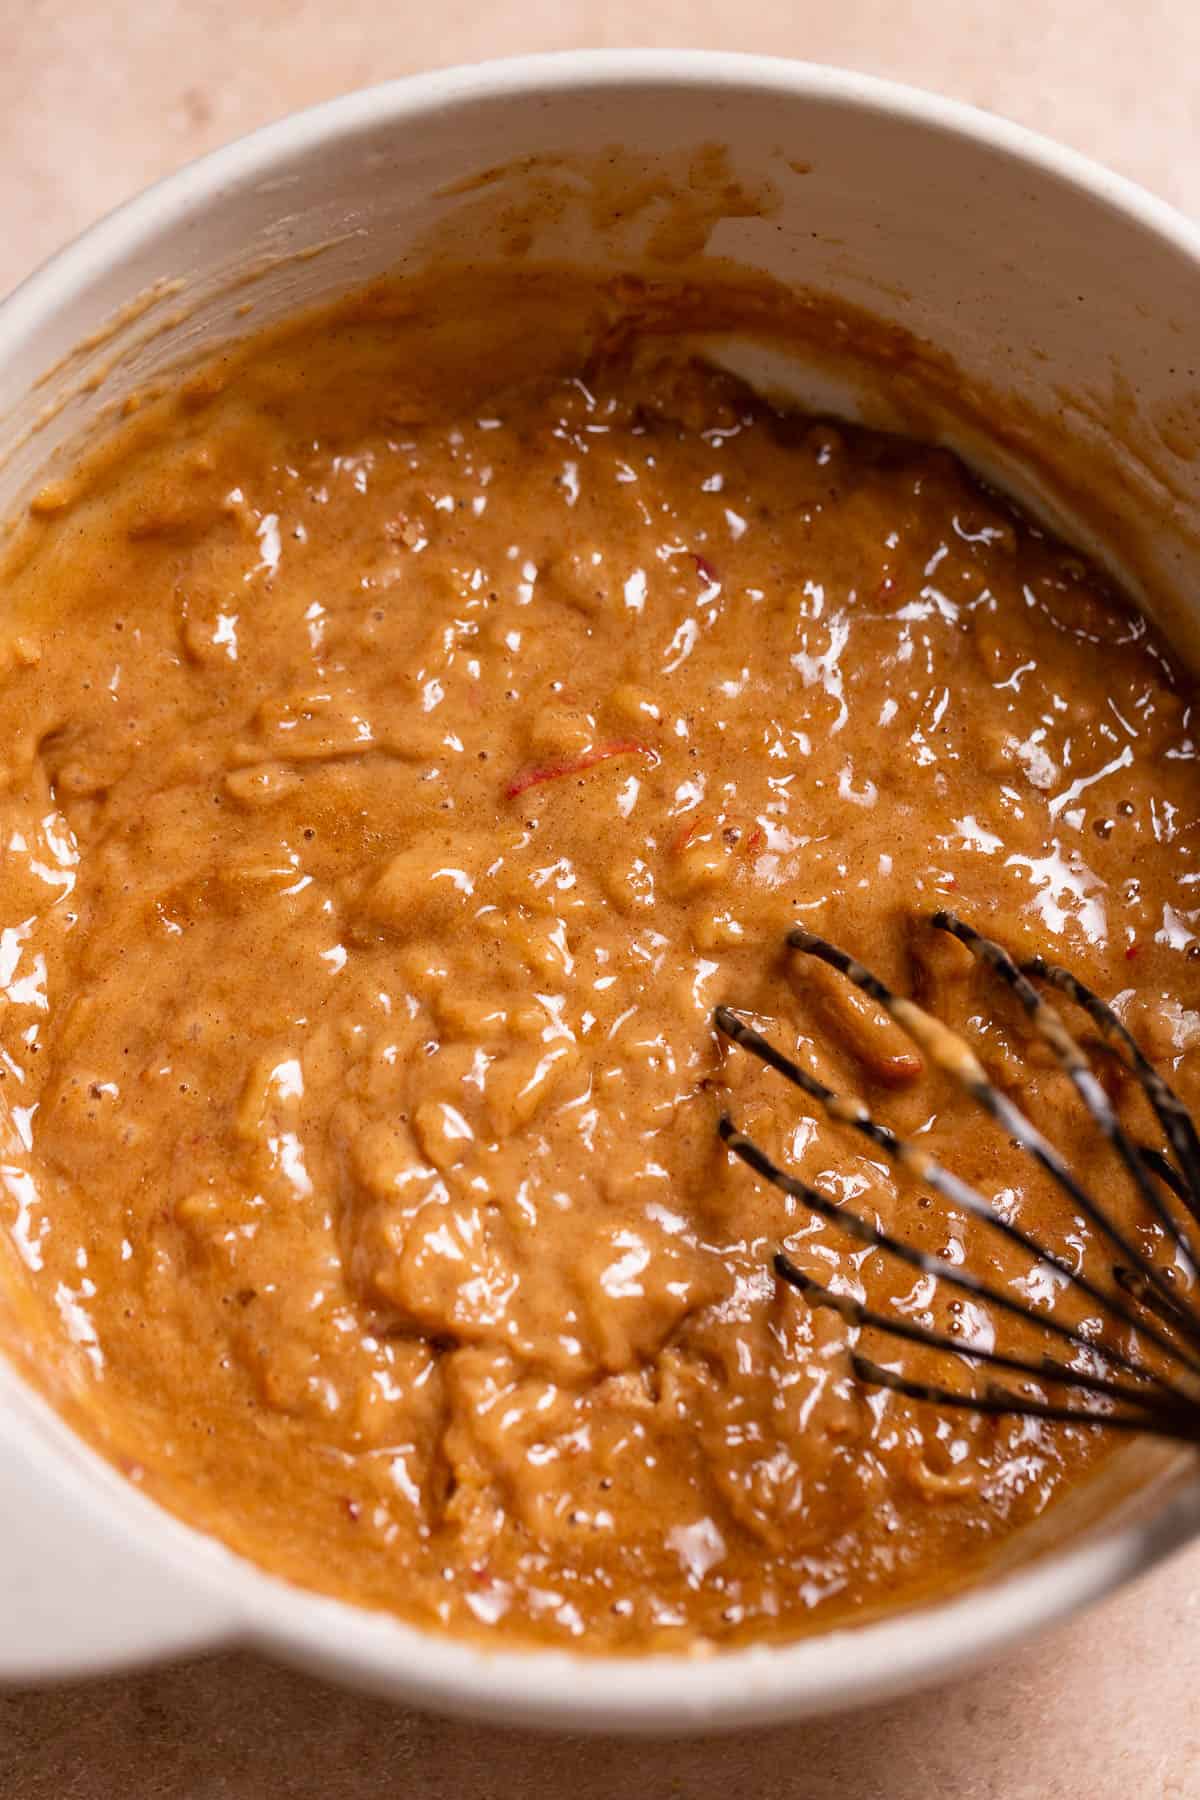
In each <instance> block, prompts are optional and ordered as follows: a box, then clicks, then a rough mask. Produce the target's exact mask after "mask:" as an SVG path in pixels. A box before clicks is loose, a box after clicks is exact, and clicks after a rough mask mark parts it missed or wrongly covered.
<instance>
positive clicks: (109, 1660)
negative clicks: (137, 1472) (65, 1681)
mask: <svg viewBox="0 0 1200 1800" xmlns="http://www.w3.org/2000/svg"><path fill="white" fill-rule="evenodd" d="M16 1424H17V1421H16V1420H15V1419H14V1417H13V1415H12V1414H9V1415H8V1416H7V1417H5V1416H3V1414H2V1413H0V1621H3V1629H2V1630H0V1684H19V1685H29V1684H32V1683H37V1682H42V1681H49V1680H56V1679H62V1678H64V1677H69V1676H79V1675H88V1674H103V1673H107V1672H109V1671H112V1670H115V1669H119V1668H123V1667H126V1666H128V1665H130V1664H134V1663H144V1662H150V1661H153V1660H155V1659H157V1658H160V1657H169V1656H181V1655H185V1654H188V1653H190V1652H194V1651H199V1650H202V1649H207V1648H211V1647H213V1646H215V1645H217V1644H219V1643H222V1642H231V1641H232V1640H233V1639H234V1638H235V1637H236V1636H237V1635H238V1623H239V1621H238V1619H237V1616H236V1613H235V1611H234V1609H233V1607H232V1605H231V1604H230V1602H229V1601H228V1600H226V1599H225V1598H224V1597H223V1596H222V1594H221V1592H220V1590H219V1588H218V1587H217V1585H216V1584H215V1583H214V1584H213V1585H212V1586H209V1585H208V1584H207V1583H205V1582H203V1581H202V1580H201V1579H200V1578H199V1577H197V1576H193V1575H191V1574H190V1573H188V1572H186V1571H181V1570H180V1568H179V1562H180V1561H182V1560H183V1559H182V1558H180V1559H178V1561H177V1560H176V1559H174V1558H171V1559H170V1560H168V1556H167V1554H166V1553H165V1552H164V1550H163V1549H161V1548H159V1547H158V1545H157V1543H156V1542H155V1541H154V1540H157V1539H158V1537H159V1536H160V1533H161V1527H160V1528H159V1531H156V1532H153V1533H148V1534H147V1537H148V1538H149V1539H150V1541H145V1540H143V1539H141V1538H140V1537H139V1536H138V1535H137V1533H136V1532H135V1530H134V1528H133V1526H132V1524H131V1523H130V1522H128V1520H127V1519H126V1518H124V1517H121V1516H120V1513H118V1511H117V1509H116V1508H114V1507H112V1506H111V1505H109V1506H106V1505H105V1504H104V1498H105V1496H104V1494H103V1486H104V1485H105V1481H104V1478H105V1477H107V1478H108V1479H109V1480H112V1479H115V1478H113V1477H111V1476H110V1475H109V1472H108V1471H107V1470H106V1469H100V1470H98V1471H97V1474H98V1475H99V1476H100V1478H101V1479H100V1481H99V1482H97V1480H96V1477H95V1476H92V1475H91V1474H90V1472H89V1471H87V1470H86V1469H85V1468H84V1467H83V1466H82V1464H81V1462H80V1461H79V1460H77V1457H76V1456H74V1455H71V1454H69V1453H68V1452H66V1451H64V1450H59V1449H58V1448H57V1447H52V1446H51V1445H50V1444H49V1443H47V1442H46V1441H45V1440H44V1439H43V1440H41V1441H39V1439H38V1438H37V1437H29V1436H27V1435H26V1433H25V1432H24V1431H21V1430H17V1431H14V1430H13V1429H12V1428H13V1426H14V1425H16ZM123 1510H124V1509H122V1511H123ZM174 1529H178V1528H177V1527H174Z"/></svg>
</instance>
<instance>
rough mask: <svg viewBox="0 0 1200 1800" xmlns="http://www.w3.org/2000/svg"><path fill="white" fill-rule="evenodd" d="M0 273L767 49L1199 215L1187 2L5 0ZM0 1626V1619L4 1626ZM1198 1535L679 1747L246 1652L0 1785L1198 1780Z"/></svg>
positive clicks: (754, 1790)
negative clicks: (380, 145)
mask: <svg viewBox="0 0 1200 1800" xmlns="http://www.w3.org/2000/svg"><path fill="white" fill-rule="evenodd" d="M3 11H4V16H3V19H2V21H0V51H2V54H0V198H2V202H3V207H2V216H3V218H4V221H5V230H4V233H3V234H2V236H0V288H4V287H7V286H8V285H10V284H11V283H13V282H15V281H17V280H18V279H19V278H20V277H21V276H22V275H23V274H24V273H25V272H26V271H27V270H28V269H30V268H31V267H32V266H33V265H34V264H35V263H36V262H37V261H39V260H40V259H41V258H42V257H43V256H45V255H47V254H48V253H49V252H50V251H52V250H53V249H54V248H56V246H58V245H59V244H60V243H62V242H63V241H65V240H66V239H67V238H68V237H70V236H71V235H73V234H74V233H75V232H76V231H78V230H79V229H80V228H81V227H83V226H84V225H86V224H87V223H88V222H89V221H90V220H91V219H93V218H94V217H96V216H97V215H98V214H99V213H101V212H103V211H104V210H106V209H107V208H108V207H110V206H113V205H115V204H116V203H117V202H118V201H120V200H121V199H123V198H124V197H125V196H127V195H129V194H131V193H133V192H134V191H135V190H136V189H138V188H140V187H142V186H144V185H145V184H146V183H147V182H149V181H151V180H153V179H154V178H155V177H157V176H159V175H162V174H165V173H166V172H167V171H169V170H170V169H173V168H175V167H177V166H178V165H179V164H180V163H181V162H184V161H185V160H187V159H188V158H189V157H192V156H195V155H197V154H199V153H200V152H201V151H204V150H207V149H210V148H211V147H212V146H214V145H216V144H219V143H222V142H224V141H226V140H227V139H229V138H231V137H234V136H236V135H237V134H238V133H239V132H242V131H245V130H247V129H249V128H250V127H252V126H254V125H257V124H260V123H262V122H264V121H265V120H267V119H270V118H274V117H276V116H278V115H279V114H280V113H283V112H287V111H289V110H291V109H293V108H295V107H299V106H305V105H308V104H310V103H311V102H313V101H316V100H321V99H324V98H327V97H328V96H330V95H333V94H336V93H339V92H341V91H343V90H344V89H347V88H351V87H358V86H362V85H365V84H367V83H370V82H374V81H380V80H383V79H386V78H387V77H389V76H393V75H399V74H404V73H406V72H408V71H410V70H414V69H418V68H422V67H427V66H431V65H434V64H439V63H450V62H459V61H469V60H473V59H476V58H480V57H484V56H494V55H499V54H502V53H506V52H507V53H512V52H518V51H527V50H544V49H565V48H570V47H574V46H578V45H583V44H591V45H603V46H610V47H611V46H618V45H630V44H636V45H673V44H687V45H691V46H706V47H712V48H727V49H740V50H753V51H763V52H769V53H774V54H785V55H795V56H803V57H807V58H810V59H812V60H814V61H819V62H833V63H842V64H846V65H849V66H851V67H855V68H860V69H865V70H870V71H873V72H877V73H882V74H887V75H892V76H895V77H897V78H899V79H901V80H905V81H911V82H915V83H917V84H919V85H922V86H926V87H933V88H939V89H941V90H943V91H944V92H947V93H950V94H953V95H955V96H957V97H958V98H961V99H964V100H970V101H974V102H975V103H976V104H978V105H982V106H988V107H992V108H994V109H995V110H996V111H998V112H1002V113H1005V114H1007V115H1008V116H1009V117H1011V118H1014V119H1018V120H1021V121H1022V122H1024V123H1026V124H1029V125H1033V126H1036V127H1039V128H1040V129H1042V130H1044V131H1047V132H1049V133H1050V134H1052V135H1053V136H1056V137H1058V138H1061V139H1062V140H1063V141H1065V142H1067V143H1070V144H1073V145H1074V146H1076V147H1077V148H1079V149H1081V150H1084V151H1087V152H1089V153H1090V154H1092V155H1094V156H1096V157H1099V158H1100V159H1102V160H1103V161H1105V162H1107V163H1109V164H1110V165H1111V166H1112V167H1114V168H1116V169H1119V170H1120V171H1121V172H1122V173H1124V174H1127V175H1131V176H1133V177H1134V178H1135V179H1136V180H1139V181H1141V182H1143V183H1144V184H1145V185H1146V186H1148V187H1150V188H1152V189H1154V190H1155V191H1156V192H1158V193H1159V194H1162V195H1164V196H1165V197H1166V198H1168V199H1170V200H1172V201H1174V202H1175V204H1176V205H1178V206H1181V207H1183V208H1184V209H1186V210H1188V211H1190V212H1191V213H1193V214H1194V215H1198V216H1200V88H1198V87H1197V82H1196V70H1197V68H1198V67H1200V6H1197V5H1196V3H1195V0H1102V4H1101V5H1099V6H1097V5H1096V4H1095V0H1054V3H1053V4H1047V3H1046V0H1011V3H1010V4H1009V5H1007V6H1005V7H999V6H997V5H996V4H995V0H924V3H923V4H921V5H915V4H913V0H837V3H836V4H834V5H828V4H824V5H816V4H815V3H814V0H742V3H741V4H738V5H734V4H730V0H724V4H720V5H718V4H716V0H604V4H603V5H601V4H599V3H598V0H491V3H490V4H486V3H485V4H480V3H479V0H471V3H470V4H468V0H441V3H440V4H439V5H437V6H435V7H431V8H424V7H421V8H418V7H416V6H414V5H412V3H411V0H393V3H392V4H391V5H389V6H386V7H385V6H382V5H379V4H378V3H377V0H338V3H337V4H336V5H335V6H332V7H331V6H329V5H327V4H319V3H318V0H241V3H240V4H234V0H157V4H155V5H153V6H151V5H150V4H149V3H148V0H110V4H109V5H107V6H101V5H98V4H96V0H23V3H22V0H8V5H7V6H6V7H5V8H4V9H3ZM0 1630H3V1621H2V1620H0ZM1198 1694H1200V1548H1198V1549H1196V1550H1194V1551H1193V1552H1191V1553H1190V1554H1188V1555H1185V1556H1182V1557H1180V1558H1178V1559H1176V1560H1175V1561H1174V1562H1172V1563H1171V1564H1169V1565H1168V1566H1167V1567H1166V1568H1165V1569H1163V1570H1160V1571H1159V1572H1158V1573H1157V1574H1156V1575H1154V1576H1153V1577H1151V1578H1150V1579H1148V1580H1146V1581H1144V1582H1142V1583H1141V1584H1140V1585H1139V1586H1137V1587H1135V1588H1133V1589H1132V1590H1130V1591H1127V1592H1126V1593H1124V1594H1122V1595H1120V1596H1119V1597H1118V1598H1117V1599H1115V1600H1114V1601H1112V1602H1110V1603H1109V1604H1108V1605H1107V1606H1105V1607H1102V1608H1100V1609H1098V1610H1097V1611H1095V1612H1093V1613H1091V1614H1090V1615H1088V1616H1087V1617H1086V1618H1084V1619H1083V1620H1081V1621H1078V1622H1076V1623H1074V1624H1072V1625H1070V1626H1068V1627H1066V1628H1065V1629H1061V1630H1059V1631H1057V1632H1055V1633H1053V1634H1051V1635H1050V1636H1048V1637H1046V1638H1044V1639H1043V1640H1041V1642H1040V1643H1038V1644H1037V1645H1036V1646H1035V1647H1034V1648H1033V1649H1030V1650H1026V1651H1024V1652H1022V1653H1020V1654H1019V1655H1017V1656H1012V1657H1009V1658H1007V1659H1006V1660H1004V1661H1002V1662H1000V1663H998V1664H996V1665H995V1666H993V1667H992V1668H991V1669H989V1670H988V1671H986V1672H984V1673H983V1674H979V1675H975V1676H973V1677H971V1678H970V1679H968V1680H965V1681H963V1682H960V1683H959V1684H957V1685H955V1686H953V1687H950V1688H945V1689H942V1690H940V1691H938V1692H936V1693H934V1694H931V1695H928V1696H925V1697H923V1698H920V1699H917V1700H912V1701H907V1702H905V1703H903V1704H901V1705H897V1706H891V1707H886V1708H883V1709H876V1710H872V1711H869V1712H863V1713H860V1714H856V1715H854V1716H852V1717H851V1718H848V1719H843V1720H834V1721H831V1722H827V1723H825V1722H823V1723H819V1724H815V1725H807V1726H797V1727H795V1728H793V1729H790V1730H783V1731H771V1732H756V1733H750V1734H741V1735H735V1736H730V1737H725V1738H720V1739H715V1740H712V1741H709V1742H702V1743H693V1744H687V1743H675V1742H671V1743H665V1742H664V1743H653V1744H651V1743H632V1744H622V1743H618V1742H616V1741H612V1740H599V1741H583V1740H577V1739H565V1738H559V1739H540V1738H536V1737H533V1736H530V1735H526V1734H523V1733H521V1734H518V1733H502V1732H498V1731H496V1730H493V1729H487V1730H484V1729H476V1728H472V1727H469V1726H462V1725H455V1724H450V1723H446V1722H443V1721H440V1720H436V1719H431V1718H428V1717H425V1716H422V1715H420V1714H416V1713H411V1712H405V1711H401V1710H398V1709H396V1708H393V1707H390V1706H387V1705H384V1704H382V1703H380V1702H378V1701H372V1700H366V1699H362V1698H360V1697H358V1696H356V1695H353V1694H348V1693H342V1692H340V1691H338V1690H337V1689H334V1688H329V1687H325V1686H323V1685H322V1684H320V1683H318V1682H315V1681H312V1680H309V1679H308V1678H306V1677H301V1676H298V1675H293V1674H290V1673H288V1672H286V1671H284V1670H281V1669H277V1668H272V1667H270V1666H269V1665H267V1664H265V1663H261V1662H258V1661H256V1660H255V1659H253V1658H251V1657H249V1656H242V1655H229V1656H220V1657H213V1658H210V1659H208V1660H206V1661H204V1662H200V1663H194V1664H190V1665H185V1666H182V1667H179V1668H174V1669H168V1670H157V1671H151V1672H149V1673H147V1674H143V1675H139V1676H136V1677H124V1678H121V1679H117V1680H112V1681H106V1682H101V1683H95V1684H91V1685H79V1686H73V1687H68V1688H61V1689H57V1690H54V1691H43V1692H39V1693H29V1694H21V1695H12V1696H3V1697H0V1800H157V1797H158V1796H170V1797H171V1800H266V1797H267V1796H275V1795H287V1796H289V1800H308V1797H309V1796H311V1797H312V1800H318V1797H319V1800H379V1797H380V1796H382V1795H387V1796H389V1797H390V1800H392V1797H394V1800H509V1797H510V1796H511V1797H512V1800H518V1797H519V1800H560V1796H568V1795H569V1796H570V1800H613V1797H616V1796H624V1795H627V1794H637V1795H644V1796H646V1800H706V1797H707V1796H710V1795H711V1796H717V1795H721V1796H733V1797H737V1800H740V1797H741V1796H742V1795H746V1796H751V1795H752V1796H754V1800H833V1797H834V1796H835V1795H836V1796H837V1797H838V1800H943V1797H944V1800H950V1797H951V1796H952V1797H953V1800H1060V1797H1061V1800H1067V1797H1068V1796H1069V1797H1070V1800H1200V1704H1198V1703H1197V1695H1198Z"/></svg>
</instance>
